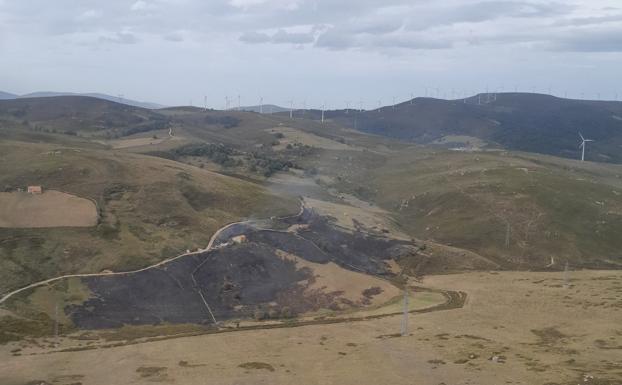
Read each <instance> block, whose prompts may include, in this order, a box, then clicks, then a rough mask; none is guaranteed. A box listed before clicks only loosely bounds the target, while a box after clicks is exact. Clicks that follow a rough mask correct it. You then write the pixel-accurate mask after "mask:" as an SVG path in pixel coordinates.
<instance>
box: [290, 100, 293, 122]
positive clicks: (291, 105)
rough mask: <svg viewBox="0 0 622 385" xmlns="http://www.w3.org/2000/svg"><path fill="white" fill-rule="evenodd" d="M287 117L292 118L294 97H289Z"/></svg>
mask: <svg viewBox="0 0 622 385" xmlns="http://www.w3.org/2000/svg"><path fill="white" fill-rule="evenodd" d="M289 118H290V119H293V118H294V99H291V100H290V101H289Z"/></svg>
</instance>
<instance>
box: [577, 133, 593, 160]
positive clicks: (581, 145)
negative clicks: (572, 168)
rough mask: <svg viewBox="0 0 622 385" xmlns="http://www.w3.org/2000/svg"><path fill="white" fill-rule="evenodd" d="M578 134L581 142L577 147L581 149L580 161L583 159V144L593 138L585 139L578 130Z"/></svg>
mask: <svg viewBox="0 0 622 385" xmlns="http://www.w3.org/2000/svg"><path fill="white" fill-rule="evenodd" d="M579 136H580V137H581V144H580V145H579V148H580V149H581V162H584V161H585V144H586V143H587V142H593V140H592V139H585V138H584V137H583V135H581V133H580V132H579Z"/></svg>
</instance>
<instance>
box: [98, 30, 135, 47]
mask: <svg viewBox="0 0 622 385" xmlns="http://www.w3.org/2000/svg"><path fill="white" fill-rule="evenodd" d="M99 41H100V42H102V43H116V44H136V43H138V39H137V38H136V36H134V35H133V34H131V33H128V32H117V33H116V34H114V35H111V36H100V38H99Z"/></svg>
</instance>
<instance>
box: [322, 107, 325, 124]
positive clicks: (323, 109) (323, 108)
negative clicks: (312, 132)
mask: <svg viewBox="0 0 622 385" xmlns="http://www.w3.org/2000/svg"><path fill="white" fill-rule="evenodd" d="M324 111H326V102H324V104H322V123H324Z"/></svg>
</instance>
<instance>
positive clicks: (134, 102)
mask: <svg viewBox="0 0 622 385" xmlns="http://www.w3.org/2000/svg"><path fill="white" fill-rule="evenodd" d="M55 96H90V97H92V98H98V99H104V100H108V101H111V102H117V103H121V104H127V105H128V106H133V107H140V108H148V109H150V110H154V109H159V108H164V107H166V106H164V105H162V104H158V103H151V102H141V101H137V100H132V99H126V98H124V97H120V96H111V95H107V94H102V93H97V92H91V93H74V92H54V91H40V92H31V93H28V94H24V95H15V94H12V93H9V92H2V91H0V100H7V99H25V98H47V97H55Z"/></svg>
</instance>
